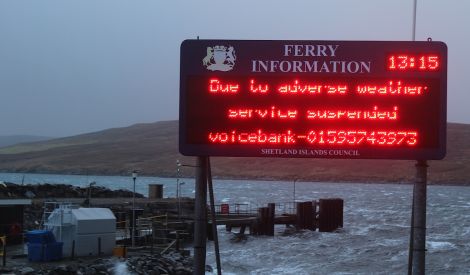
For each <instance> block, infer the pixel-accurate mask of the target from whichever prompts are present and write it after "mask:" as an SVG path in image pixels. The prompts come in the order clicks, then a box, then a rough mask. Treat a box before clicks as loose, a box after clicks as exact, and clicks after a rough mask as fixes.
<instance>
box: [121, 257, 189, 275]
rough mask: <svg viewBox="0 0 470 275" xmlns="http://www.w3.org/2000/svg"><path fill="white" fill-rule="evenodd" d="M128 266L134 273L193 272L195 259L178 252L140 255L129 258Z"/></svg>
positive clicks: (178, 274)
mask: <svg viewBox="0 0 470 275" xmlns="http://www.w3.org/2000/svg"><path fill="white" fill-rule="evenodd" d="M127 267H128V268H129V270H130V271H131V272H133V273H134V274H139V275H140V274H155V275H157V274H174V275H186V274H193V259H192V258H191V257H189V256H183V255H181V254H180V253H178V252H170V253H167V254H164V255H139V256H133V257H130V258H129V259H127Z"/></svg>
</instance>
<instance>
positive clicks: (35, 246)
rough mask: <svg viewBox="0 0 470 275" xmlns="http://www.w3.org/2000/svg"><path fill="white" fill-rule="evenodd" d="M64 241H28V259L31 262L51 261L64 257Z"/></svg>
mask: <svg viewBox="0 0 470 275" xmlns="http://www.w3.org/2000/svg"><path fill="white" fill-rule="evenodd" d="M63 245H64V243H63V242H54V243H46V244H39V243H28V260H29V261H31V262H49V261H55V260H60V259H62V248H63Z"/></svg>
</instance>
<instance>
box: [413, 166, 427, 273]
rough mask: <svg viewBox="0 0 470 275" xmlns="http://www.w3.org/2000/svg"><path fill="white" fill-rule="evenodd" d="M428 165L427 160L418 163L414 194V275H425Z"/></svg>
mask: <svg viewBox="0 0 470 275" xmlns="http://www.w3.org/2000/svg"><path fill="white" fill-rule="evenodd" d="M427 172H428V165H427V162H426V160H419V161H418V162H417V163H416V181H415V186H414V192H413V202H414V203H413V228H412V230H413V257H412V261H413V266H412V273H413V274H416V275H418V274H420V275H421V274H425V263H426V196H427V194H426V193H427V192H426V188H427Z"/></svg>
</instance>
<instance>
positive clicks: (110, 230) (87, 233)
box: [44, 205, 116, 257]
mask: <svg viewBox="0 0 470 275" xmlns="http://www.w3.org/2000/svg"><path fill="white" fill-rule="evenodd" d="M44 226H45V229H46V230H51V231H52V232H53V233H54V236H55V238H56V240H57V241H59V242H63V243H64V246H63V256H64V257H67V256H71V255H72V246H73V241H75V248H74V249H75V256H97V255H99V252H101V255H111V254H112V252H113V248H114V247H115V245H116V217H115V216H114V214H113V212H112V211H111V210H110V209H108V208H74V207H71V206H70V205H60V206H59V207H58V208H56V209H55V210H54V211H53V212H52V213H51V214H50V215H49V217H48V219H47V221H46V222H45V224H44Z"/></svg>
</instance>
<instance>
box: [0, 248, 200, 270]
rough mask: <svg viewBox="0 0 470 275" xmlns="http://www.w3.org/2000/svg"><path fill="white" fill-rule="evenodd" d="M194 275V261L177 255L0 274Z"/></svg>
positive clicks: (17, 267)
mask: <svg viewBox="0 0 470 275" xmlns="http://www.w3.org/2000/svg"><path fill="white" fill-rule="evenodd" d="M192 273H193V259H192V257H190V256H185V255H183V254H180V253H178V252H175V251H171V252H169V253H166V254H163V255H160V254H139V255H133V256H130V257H128V258H117V257H108V258H95V259H93V258H81V259H80V258H79V259H77V260H64V261H60V262H49V263H30V262H25V263H23V264H21V262H16V264H15V265H12V266H10V265H7V267H0V274H15V275H75V274H76V275H95V274H100V275H114V274H119V275H125V274H129V275H144V274H145V275H159V274H170V275H186V274H192Z"/></svg>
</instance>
